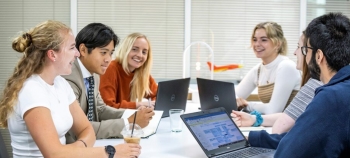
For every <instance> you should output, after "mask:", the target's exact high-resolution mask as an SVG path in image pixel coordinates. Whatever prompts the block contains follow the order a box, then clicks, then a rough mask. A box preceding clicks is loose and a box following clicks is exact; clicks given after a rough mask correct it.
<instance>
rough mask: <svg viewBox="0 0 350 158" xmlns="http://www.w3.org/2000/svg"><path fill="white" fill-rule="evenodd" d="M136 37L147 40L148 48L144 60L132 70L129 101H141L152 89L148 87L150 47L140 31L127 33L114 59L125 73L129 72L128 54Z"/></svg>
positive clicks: (150, 60) (150, 63) (150, 65)
mask: <svg viewBox="0 0 350 158" xmlns="http://www.w3.org/2000/svg"><path fill="white" fill-rule="evenodd" d="M138 38H144V39H145V40H146V41H147V43H148V48H149V49H148V53H147V55H148V57H147V60H146V62H145V63H144V64H143V65H142V66H141V67H139V68H137V69H135V71H134V77H133V79H132V81H131V83H130V88H131V91H130V101H141V100H142V98H143V97H144V96H146V95H150V94H152V91H151V89H150V88H149V82H150V81H149V77H150V74H151V68H152V49H151V44H150V42H149V40H148V39H147V37H146V36H145V35H143V34H141V33H132V34H130V35H128V36H127V37H126V38H125V39H124V40H123V42H122V43H121V44H120V45H119V46H118V48H117V57H116V59H115V60H116V61H117V62H119V63H120V64H121V65H122V67H123V69H124V71H125V72H126V73H127V74H129V73H131V72H130V70H129V68H128V54H129V53H130V51H131V49H132V46H133V45H134V42H135V41H136V39H138Z"/></svg>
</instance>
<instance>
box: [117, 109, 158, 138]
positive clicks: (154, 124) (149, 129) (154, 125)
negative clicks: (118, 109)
mask: <svg viewBox="0 0 350 158" xmlns="http://www.w3.org/2000/svg"><path fill="white" fill-rule="evenodd" d="M135 111H136V110H135V109H125V111H124V113H123V116H122V118H123V119H127V118H129V117H130V116H131V115H132V114H134V113H135ZM162 114H163V111H157V110H154V116H153V117H152V119H151V121H150V122H149V124H148V125H147V126H146V127H144V128H142V130H143V136H142V137H141V138H148V137H149V136H151V135H153V134H155V133H156V132H157V129H158V125H159V123H160V119H161V118H162Z"/></svg>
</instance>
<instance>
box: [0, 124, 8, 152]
mask: <svg viewBox="0 0 350 158" xmlns="http://www.w3.org/2000/svg"><path fill="white" fill-rule="evenodd" d="M8 157H9V155H8V154H7V150H6V145H5V141H4V139H3V138H2V134H1V130H0V158H8Z"/></svg>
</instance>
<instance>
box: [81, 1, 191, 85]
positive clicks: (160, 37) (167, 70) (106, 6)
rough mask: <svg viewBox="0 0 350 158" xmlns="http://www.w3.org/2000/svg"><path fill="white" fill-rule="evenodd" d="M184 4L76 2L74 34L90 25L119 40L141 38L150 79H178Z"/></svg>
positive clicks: (171, 2)
mask: <svg viewBox="0 0 350 158" xmlns="http://www.w3.org/2000/svg"><path fill="white" fill-rule="evenodd" d="M184 8H185V7H184V1H178V0H176V1H163V0H147V1H143V0H118V1H113V0H91V1H78V13H77V14H78V18H77V19H78V29H77V30H78V31H80V30H81V29H82V28H83V27H84V26H86V25H87V24H89V23H92V22H100V23H104V24H106V25H108V26H110V27H111V28H112V29H113V30H114V32H115V33H116V34H117V35H118V37H119V38H120V39H121V40H122V39H124V38H125V37H126V36H127V35H129V34H131V33H133V32H140V33H143V34H145V35H146V36H147V37H148V38H149V40H150V43H151V46H152V52H153V66H152V72H151V74H152V76H153V77H154V78H156V79H157V81H159V80H163V79H174V78H181V77H182V62H181V61H182V51H183V48H184V46H183V45H184V42H183V41H184Z"/></svg>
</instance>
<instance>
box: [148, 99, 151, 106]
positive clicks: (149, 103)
mask: <svg viewBox="0 0 350 158" xmlns="http://www.w3.org/2000/svg"><path fill="white" fill-rule="evenodd" d="M148 107H149V108H150V107H151V98H148Z"/></svg>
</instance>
